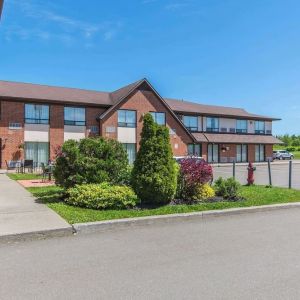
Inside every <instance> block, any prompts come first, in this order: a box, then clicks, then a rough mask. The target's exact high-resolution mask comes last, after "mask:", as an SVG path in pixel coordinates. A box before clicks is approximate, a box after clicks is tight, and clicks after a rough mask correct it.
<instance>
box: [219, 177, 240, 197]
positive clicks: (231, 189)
mask: <svg viewBox="0 0 300 300" xmlns="http://www.w3.org/2000/svg"><path fill="white" fill-rule="evenodd" d="M240 186H241V185H240V184H239V183H238V182H237V181H236V180H235V179H234V178H228V179H223V178H222V177H219V178H218V179H217V180H216V182H215V184H214V189H215V191H216V195H217V196H220V197H223V198H224V199H226V200H233V201H235V200H237V199H239V193H238V192H239V188H240Z"/></svg>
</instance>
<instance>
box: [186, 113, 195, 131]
mask: <svg viewBox="0 0 300 300" xmlns="http://www.w3.org/2000/svg"><path fill="white" fill-rule="evenodd" d="M183 124H184V126H185V127H186V128H187V129H188V130H190V131H198V117H195V116H183Z"/></svg>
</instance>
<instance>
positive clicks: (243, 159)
mask: <svg viewBox="0 0 300 300" xmlns="http://www.w3.org/2000/svg"><path fill="white" fill-rule="evenodd" d="M247 149H248V148H247V145H242V162H246V161H247V152H248V150H247Z"/></svg>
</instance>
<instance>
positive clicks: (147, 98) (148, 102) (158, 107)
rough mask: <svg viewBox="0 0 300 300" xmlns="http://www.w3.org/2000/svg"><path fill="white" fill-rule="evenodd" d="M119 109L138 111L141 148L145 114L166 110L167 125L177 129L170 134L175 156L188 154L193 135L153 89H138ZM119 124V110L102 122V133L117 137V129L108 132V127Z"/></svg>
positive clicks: (137, 133) (137, 129) (137, 132)
mask: <svg viewBox="0 0 300 300" xmlns="http://www.w3.org/2000/svg"><path fill="white" fill-rule="evenodd" d="M117 109H128V110H136V111H137V128H136V135H137V136H136V141H137V149H139V142H140V135H141V132H142V128H143V115H144V114H146V113H148V112H150V111H156V112H165V113H166V125H167V127H169V128H172V129H175V130H176V134H175V135H170V141H171V145H172V150H173V154H174V155H175V156H181V155H186V154H187V144H188V143H192V142H193V141H192V139H191V137H190V136H189V135H188V134H187V133H186V131H185V130H184V129H183V128H182V127H181V126H180V124H179V123H178V121H177V120H176V119H175V118H174V117H173V115H172V114H171V113H170V112H169V110H168V109H167V108H166V107H165V106H164V105H163V103H162V102H161V101H160V100H159V99H158V98H157V96H156V95H155V94H154V93H153V92H152V91H145V90H138V91H136V92H135V93H134V94H133V95H131V96H130V97H129V98H128V100H127V101H126V102H125V103H122V105H119V106H118V107H117ZM117 126H118V112H117V111H114V112H112V114H111V115H109V117H108V118H107V119H106V120H105V121H103V122H102V123H101V129H102V134H103V135H104V136H106V137H108V138H114V139H117V131H115V132H113V133H107V132H106V130H105V129H106V127H115V128H116V129H117Z"/></svg>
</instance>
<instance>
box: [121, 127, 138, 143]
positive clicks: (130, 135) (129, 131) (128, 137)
mask: <svg viewBox="0 0 300 300" xmlns="http://www.w3.org/2000/svg"><path fill="white" fill-rule="evenodd" d="M117 139H118V141H119V142H121V143H132V144H135V143H136V128H126V127H118V138H117Z"/></svg>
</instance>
